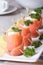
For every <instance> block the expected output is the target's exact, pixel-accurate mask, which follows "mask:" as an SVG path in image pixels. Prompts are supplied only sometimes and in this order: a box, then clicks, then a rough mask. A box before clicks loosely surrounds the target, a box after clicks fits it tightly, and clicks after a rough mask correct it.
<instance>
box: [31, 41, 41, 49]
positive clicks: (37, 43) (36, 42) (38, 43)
mask: <svg viewBox="0 0 43 65" xmlns="http://www.w3.org/2000/svg"><path fill="white" fill-rule="evenodd" d="M40 45H42V43H41V42H40V41H35V42H33V44H32V46H34V47H35V48H37V47H39V46H40Z"/></svg>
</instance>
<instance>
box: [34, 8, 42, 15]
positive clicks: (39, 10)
mask: <svg viewBox="0 0 43 65" xmlns="http://www.w3.org/2000/svg"><path fill="white" fill-rule="evenodd" d="M34 11H35V12H37V13H39V14H41V13H42V11H41V8H36V9H34Z"/></svg>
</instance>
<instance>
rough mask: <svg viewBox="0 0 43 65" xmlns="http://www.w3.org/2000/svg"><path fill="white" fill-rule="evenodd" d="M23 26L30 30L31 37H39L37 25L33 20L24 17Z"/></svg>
mask: <svg viewBox="0 0 43 65" xmlns="http://www.w3.org/2000/svg"><path fill="white" fill-rule="evenodd" d="M24 25H25V26H27V27H28V29H29V30H30V34H31V37H37V36H39V32H38V23H37V22H36V20H35V19H32V18H31V17H26V18H25V20H24ZM20 28H21V27H20Z"/></svg>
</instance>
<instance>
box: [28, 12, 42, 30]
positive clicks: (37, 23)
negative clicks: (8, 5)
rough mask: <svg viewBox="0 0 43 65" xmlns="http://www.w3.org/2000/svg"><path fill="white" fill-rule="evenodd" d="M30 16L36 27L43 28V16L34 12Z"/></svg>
mask: <svg viewBox="0 0 43 65" xmlns="http://www.w3.org/2000/svg"><path fill="white" fill-rule="evenodd" d="M29 16H30V17H31V18H32V19H34V20H33V23H34V24H35V26H36V27H37V28H38V29H39V28H41V27H42V16H41V14H39V13H37V12H35V11H32V12H31V13H30V14H29Z"/></svg>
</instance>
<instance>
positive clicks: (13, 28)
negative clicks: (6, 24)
mask: <svg viewBox="0 0 43 65" xmlns="http://www.w3.org/2000/svg"><path fill="white" fill-rule="evenodd" d="M12 30H13V31H14V32H20V33H21V29H19V28H16V27H12Z"/></svg>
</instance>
